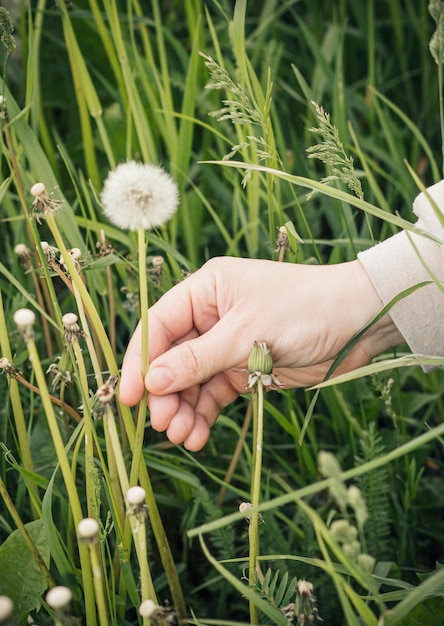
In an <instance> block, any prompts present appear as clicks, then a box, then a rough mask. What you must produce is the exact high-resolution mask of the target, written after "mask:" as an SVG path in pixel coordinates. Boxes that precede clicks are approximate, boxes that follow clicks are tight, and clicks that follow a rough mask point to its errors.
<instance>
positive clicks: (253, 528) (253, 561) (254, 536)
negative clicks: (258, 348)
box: [248, 377, 264, 624]
mask: <svg viewBox="0 0 444 626" xmlns="http://www.w3.org/2000/svg"><path fill="white" fill-rule="evenodd" d="M263 440H264V386H263V383H262V380H261V378H260V377H259V379H258V381H257V390H256V393H255V397H254V407H253V446H254V450H253V473H252V479H251V504H252V506H253V507H258V506H259V502H260V493H261V475H262V449H263ZM248 537H249V544H250V545H249V583H250V585H254V584H255V580H256V569H257V565H258V561H257V558H258V556H259V512H258V511H255V512H254V513H253V514H252V515H251V520H250V528H249V533H248ZM250 623H251V624H257V623H258V610H257V606H256V604H255V603H253V602H252V601H250Z"/></svg>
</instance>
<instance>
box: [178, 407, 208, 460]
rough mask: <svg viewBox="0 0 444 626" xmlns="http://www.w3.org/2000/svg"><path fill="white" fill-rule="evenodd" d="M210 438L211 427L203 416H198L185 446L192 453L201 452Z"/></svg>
mask: <svg viewBox="0 0 444 626" xmlns="http://www.w3.org/2000/svg"><path fill="white" fill-rule="evenodd" d="M209 436H210V426H209V424H208V422H207V421H206V419H205V418H204V417H203V416H202V415H196V416H195V420H194V428H193V430H192V431H191V432H190V434H189V435H188V437H187V438H186V439H185V442H184V446H185V448H186V449H187V450H190V452H197V451H198V450H201V449H202V448H203V447H204V445H205V444H206V443H207V441H208V438H209Z"/></svg>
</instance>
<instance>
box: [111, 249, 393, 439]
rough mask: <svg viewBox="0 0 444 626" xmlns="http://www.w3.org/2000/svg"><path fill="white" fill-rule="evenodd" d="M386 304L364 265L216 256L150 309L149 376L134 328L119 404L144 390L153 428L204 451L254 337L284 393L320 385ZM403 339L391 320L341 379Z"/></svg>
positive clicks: (351, 357) (243, 380)
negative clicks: (267, 352) (267, 353)
mask: <svg viewBox="0 0 444 626" xmlns="http://www.w3.org/2000/svg"><path fill="white" fill-rule="evenodd" d="M381 308H382V304H381V301H380V299H379V296H378V294H377V292H376V290H375V288H374V287H373V285H372V283H371V281H370V280H369V278H368V276H367V274H366V273H365V270H364V269H363V267H362V266H361V264H360V262H359V261H351V262H348V263H342V264H339V265H328V266H326V265H325V266H315V265H297V264H292V263H277V262H274V261H263V260H250V259H238V258H230V257H224V258H216V259H213V260H211V261H209V262H208V263H206V264H205V265H204V266H203V267H202V268H201V269H200V270H198V271H197V272H195V273H194V274H192V275H191V276H189V277H188V278H187V279H186V280H184V281H183V282H182V283H180V284H179V285H177V286H175V287H173V288H172V289H171V290H170V291H169V292H167V293H166V294H165V295H164V296H163V297H162V298H161V299H160V300H159V301H158V302H157V303H156V304H155V305H154V306H152V307H151V308H150V310H149V360H150V368H149V371H148V374H147V376H146V377H145V380H143V377H142V373H141V345H140V343H141V328H140V324H139V326H138V327H137V329H136V330H135V332H134V335H133V337H132V338H131V341H130V343H129V346H128V349H127V352H126V355H125V358H124V361H123V365H122V376H121V382H120V399H121V401H122V402H123V403H124V404H128V405H133V404H136V403H137V402H139V401H140V399H141V398H142V396H143V394H144V392H145V390H148V391H149V397H148V404H149V408H150V414H151V425H152V427H153V428H154V429H155V430H158V431H166V434H167V436H168V438H169V439H170V440H171V441H172V442H174V443H182V442H183V443H184V444H185V447H187V448H188V449H189V450H199V449H200V448H202V447H203V446H204V445H205V443H206V441H207V439H208V437H209V432H210V427H211V426H212V425H213V424H214V422H215V421H216V419H217V416H218V415H219V412H220V411H221V409H223V408H224V407H226V406H227V405H228V404H229V403H230V402H232V401H233V400H234V399H235V398H236V397H237V396H238V395H239V394H240V393H243V392H245V391H246V384H247V379H248V373H247V371H246V367H247V361H248V356H249V354H250V351H251V348H252V346H253V344H254V342H255V341H265V342H266V344H267V345H268V347H269V349H270V350H271V355H272V357H273V365H274V373H275V374H277V375H278V377H279V381H280V382H281V383H282V385H283V386H284V387H286V388H289V387H301V386H307V385H314V384H316V383H318V382H321V381H322V380H323V378H324V376H325V375H326V373H327V372H328V370H329V368H330V366H331V365H332V363H333V361H334V359H335V357H336V356H337V354H338V353H339V352H340V351H341V349H342V348H343V347H344V346H345V345H346V344H347V342H348V341H349V340H350V339H351V338H352V337H353V336H354V335H355V334H356V333H357V332H358V331H359V330H361V329H362V328H363V327H364V326H365V324H366V323H367V322H369V321H370V320H371V319H372V318H373V317H374V316H375V315H376V314H377V313H378V312H379V310H380V309H381ZM402 342H403V338H402V336H401V335H400V333H399V332H398V331H397V329H396V327H395V326H394V324H393V322H392V320H391V318H390V316H389V315H386V316H385V317H384V318H382V319H381V320H379V321H378V323H377V324H375V325H373V326H372V327H371V328H370V329H369V331H367V333H365V335H364V336H363V337H362V338H361V339H360V341H359V342H358V343H357V344H356V345H355V346H354V347H353V349H352V350H351V351H350V353H349V354H348V355H347V357H346V358H345V359H344V361H343V362H342V363H341V365H340V366H339V367H338V369H337V370H336V371H335V374H339V373H344V372H347V371H351V370H353V369H356V368H357V367H360V366H362V365H365V364H366V363H368V362H369V361H370V360H371V358H372V357H373V356H375V355H376V354H379V353H380V352H382V351H383V350H385V349H387V348H389V347H392V346H395V345H398V344H400V343H402Z"/></svg>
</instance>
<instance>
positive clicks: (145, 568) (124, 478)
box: [105, 405, 156, 600]
mask: <svg viewBox="0 0 444 626" xmlns="http://www.w3.org/2000/svg"><path fill="white" fill-rule="evenodd" d="M105 420H106V422H107V424H108V432H109V435H110V439H111V442H112V447H113V450H114V454H115V459H116V464H117V471H118V474H119V480H120V488H121V490H122V493H123V494H124V495H125V494H126V493H127V492H128V489H129V487H130V484H129V480H128V474H127V471H126V467H125V460H124V458H123V454H122V450H121V447H120V441H119V435H118V432H117V427H116V421H115V418H114V413H113V410H112V408H111V407H110V406H109V405H106V415H105ZM129 517H130V524H131V530H132V536H133V539H134V544H135V546H136V553H137V557H138V560H139V567H140V578H141V581H142V593H143V594H147V595H146V596H145V597H144V596H142V599H146V598H151V599H152V600H155V599H156V592H155V590H154V585H153V581H152V577H151V572H150V569H149V565H148V558H147V551H146V530H145V523H143V525H142V524H141V523H140V520H138V519H137V516H132V515H130V516H129Z"/></svg>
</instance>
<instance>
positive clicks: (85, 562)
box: [26, 337, 97, 626]
mask: <svg viewBox="0 0 444 626" xmlns="http://www.w3.org/2000/svg"><path fill="white" fill-rule="evenodd" d="M26 347H27V349H28V354H29V360H30V361H31V363H32V368H33V371H34V375H35V378H36V382H37V386H38V387H39V389H40V390H41V399H42V405H43V409H44V411H45V415H46V419H47V422H48V426H49V430H50V433H51V437H52V441H53V444H54V448H55V451H56V455H57V460H58V462H59V465H60V470H61V472H62V476H63V480H64V482H65V486H66V491H67V493H68V499H69V504H70V509H71V512H72V517H73V520H74V524H75V525H76V526H77V525H78V523H79V522H80V520H81V519H82V518H83V514H82V507H81V505H80V499H79V496H78V493H77V487H76V483H75V480H74V477H73V475H72V473H71V468H70V465H69V461H68V456H67V454H66V450H65V447H64V445H63V439H62V435H61V433H60V430H59V426H58V423H57V418H56V415H55V413H54V408H53V405H52V402H51V398H50V397H49V391H48V386H47V384H46V378H45V374H44V372H43V368H42V365H41V362H40V358H39V354H38V351H37V348H36V345H35V342H34V340H33V339H32V338H29V337H28V338H27V339H26ZM79 556H80V563H81V570H82V579H83V591H84V594H85V611H86V614H85V618H86V623H87V624H88V625H91V626H95V624H96V623H97V622H96V611H95V603H94V593H93V586H92V574H91V568H90V564H89V558H88V550H87V548H86V546H82V545H79Z"/></svg>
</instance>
